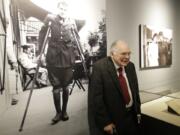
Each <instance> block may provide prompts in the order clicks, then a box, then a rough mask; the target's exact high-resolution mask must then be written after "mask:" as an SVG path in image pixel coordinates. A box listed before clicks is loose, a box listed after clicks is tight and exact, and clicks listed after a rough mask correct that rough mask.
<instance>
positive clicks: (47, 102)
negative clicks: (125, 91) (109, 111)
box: [0, 84, 167, 135]
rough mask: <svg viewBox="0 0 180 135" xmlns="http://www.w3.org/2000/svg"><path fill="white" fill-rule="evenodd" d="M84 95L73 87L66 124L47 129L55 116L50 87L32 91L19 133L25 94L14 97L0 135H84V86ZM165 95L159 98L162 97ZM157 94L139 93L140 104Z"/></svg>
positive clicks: (0, 119)
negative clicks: (15, 102) (15, 103)
mask: <svg viewBox="0 0 180 135" xmlns="http://www.w3.org/2000/svg"><path fill="white" fill-rule="evenodd" d="M83 85H84V87H85V89H86V91H85V92H84V91H83V90H81V89H79V88H78V87H77V86H76V85H75V87H74V89H73V92H72V95H70V98H69V104H68V113H69V115H70V119H69V121H66V122H62V121H60V122H59V123H57V124H56V125H53V126H52V125H51V119H52V117H53V116H54V115H55V109H54V105H53V99H52V92H51V89H52V88H51V87H46V88H41V89H35V90H34V91H33V94H32V98H31V102H30V106H29V110H28V113H27V116H26V120H25V123H24V127H23V131H22V132H19V131H18V130H19V127H20V124H21V121H22V117H23V113H24V110H25V106H26V103H27V99H28V95H29V91H25V92H22V93H20V94H18V95H17V96H16V98H17V99H18V100H19V102H18V104H17V105H13V106H10V107H9V108H8V109H7V110H6V111H5V112H4V113H3V114H2V115H1V116H0V135H88V134H89V132H88V123H87V84H83ZM166 93H167V91H164V92H161V93H160V94H166ZM160 94H150V93H147V92H141V101H142V103H145V102H148V101H151V100H154V99H157V98H159V97H161V96H160Z"/></svg>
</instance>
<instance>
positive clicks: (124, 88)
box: [118, 68, 130, 105]
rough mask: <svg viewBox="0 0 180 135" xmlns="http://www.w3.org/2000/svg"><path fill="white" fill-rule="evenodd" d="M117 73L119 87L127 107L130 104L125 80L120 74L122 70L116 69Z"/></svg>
mask: <svg viewBox="0 0 180 135" xmlns="http://www.w3.org/2000/svg"><path fill="white" fill-rule="evenodd" d="M118 71H119V83H120V87H121V90H122V94H123V98H124V101H125V103H126V105H127V104H128V103H129V102H130V96H129V92H128V86H127V83H126V79H125V77H124V76H123V74H122V68H118Z"/></svg>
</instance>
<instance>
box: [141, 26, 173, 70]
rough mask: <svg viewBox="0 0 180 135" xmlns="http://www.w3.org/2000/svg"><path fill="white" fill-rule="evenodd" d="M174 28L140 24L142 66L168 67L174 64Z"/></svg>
mask: <svg viewBox="0 0 180 135" xmlns="http://www.w3.org/2000/svg"><path fill="white" fill-rule="evenodd" d="M172 39H173V37H172V29H168V28H164V27H155V26H152V25H140V60H141V62H140V67H141V68H154V67H167V66H170V65H171V64H172V46H173V45H172Z"/></svg>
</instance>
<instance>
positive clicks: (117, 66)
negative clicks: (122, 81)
mask: <svg viewBox="0 0 180 135" xmlns="http://www.w3.org/2000/svg"><path fill="white" fill-rule="evenodd" d="M111 59H112V61H113V64H114V67H115V68H116V70H118V69H119V68H120V66H119V65H118V64H116V62H115V61H114V59H113V58H112V57H111ZM122 71H123V72H124V67H122Z"/></svg>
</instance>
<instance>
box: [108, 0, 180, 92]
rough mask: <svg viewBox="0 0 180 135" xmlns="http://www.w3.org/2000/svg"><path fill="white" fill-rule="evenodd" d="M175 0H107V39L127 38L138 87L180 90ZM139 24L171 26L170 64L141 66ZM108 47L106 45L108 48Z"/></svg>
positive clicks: (151, 89) (179, 40)
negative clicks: (150, 66)
mask: <svg viewBox="0 0 180 135" xmlns="http://www.w3.org/2000/svg"><path fill="white" fill-rule="evenodd" d="M178 6H179V1H178V0H150V1H147V0H136V1H134V0H107V41H108V48H110V44H111V43H112V42H113V41H114V40H117V39H123V40H125V41H127V42H128V44H129V46H130V48H131V50H132V55H131V60H132V61H133V62H134V63H135V66H136V70H137V75H138V79H139V86H140V90H150V91H153V90H157V91H164V90H174V89H177V90H178V89H179V90H180V83H179V81H180V72H179V67H180V61H179V60H178V58H179V57H180V53H179V51H180V46H179V44H180V39H179V37H178V36H179V34H180V28H179V25H178V24H179V20H180V16H179V13H178V11H179V8H178ZM140 24H147V25H153V26H157V27H166V28H169V29H172V30H173V41H172V43H173V46H172V65H171V66H169V67H164V68H153V69H146V70H143V69H141V68H140V49H139V47H140V39H139V36H140V33H139V26H140ZM108 50H109V49H108Z"/></svg>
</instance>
